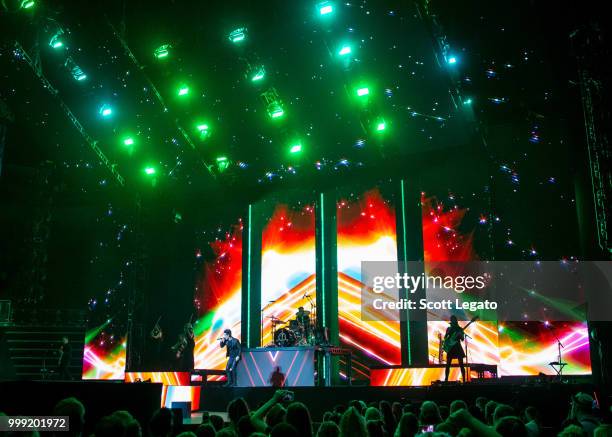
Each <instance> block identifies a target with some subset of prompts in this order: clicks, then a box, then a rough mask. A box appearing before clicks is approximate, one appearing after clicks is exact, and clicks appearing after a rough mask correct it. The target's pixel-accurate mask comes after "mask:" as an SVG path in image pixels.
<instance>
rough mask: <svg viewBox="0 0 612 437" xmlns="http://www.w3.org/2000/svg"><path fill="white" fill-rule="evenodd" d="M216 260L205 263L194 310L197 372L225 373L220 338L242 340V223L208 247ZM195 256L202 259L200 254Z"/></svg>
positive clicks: (224, 359)
mask: <svg viewBox="0 0 612 437" xmlns="http://www.w3.org/2000/svg"><path fill="white" fill-rule="evenodd" d="M209 244H210V247H211V249H212V251H213V254H214V255H213V259H211V260H210V261H206V262H204V264H203V266H202V275H201V279H200V280H199V281H198V284H197V288H196V296H195V306H196V309H197V311H198V314H199V317H198V320H197V322H196V323H195V325H194V332H195V335H196V346H195V350H194V365H195V368H196V369H218V370H220V369H225V364H226V358H225V349H221V348H220V347H219V342H218V341H216V339H217V338H219V337H222V336H223V330H224V329H228V328H229V329H231V331H232V335H233V336H234V337H236V338H238V339H240V328H241V321H240V320H241V319H240V314H241V303H242V221H239V222H238V224H236V225H234V226H233V227H232V229H231V230H230V231H228V232H226V233H225V234H224V235H223V237H222V238H218V239H216V240H215V241H212V242H210V243H209ZM196 256H202V254H201V253H200V252H197V253H196Z"/></svg>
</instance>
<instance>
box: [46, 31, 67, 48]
mask: <svg viewBox="0 0 612 437" xmlns="http://www.w3.org/2000/svg"><path fill="white" fill-rule="evenodd" d="M49 45H50V46H51V47H52V48H54V49H61V48H62V47H64V42H63V41H62V31H59V32H58V33H56V34H55V35H53V36H52V37H51V39H50V40H49Z"/></svg>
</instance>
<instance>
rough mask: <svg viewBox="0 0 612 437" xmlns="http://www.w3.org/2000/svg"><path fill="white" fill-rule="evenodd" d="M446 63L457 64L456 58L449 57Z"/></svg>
mask: <svg viewBox="0 0 612 437" xmlns="http://www.w3.org/2000/svg"><path fill="white" fill-rule="evenodd" d="M448 63H449V64H451V65H452V64H456V63H457V58H455V57H454V56H451V57H450V58H448Z"/></svg>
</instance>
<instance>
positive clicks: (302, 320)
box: [295, 307, 310, 334]
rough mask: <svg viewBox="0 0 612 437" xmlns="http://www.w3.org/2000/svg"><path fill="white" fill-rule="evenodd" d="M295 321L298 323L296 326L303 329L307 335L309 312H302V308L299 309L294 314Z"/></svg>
mask: <svg viewBox="0 0 612 437" xmlns="http://www.w3.org/2000/svg"><path fill="white" fill-rule="evenodd" d="M295 320H296V321H297V322H298V326H299V327H300V328H302V329H304V331H305V334H308V329H309V328H310V312H309V311H304V307H299V308H298V312H297V313H295Z"/></svg>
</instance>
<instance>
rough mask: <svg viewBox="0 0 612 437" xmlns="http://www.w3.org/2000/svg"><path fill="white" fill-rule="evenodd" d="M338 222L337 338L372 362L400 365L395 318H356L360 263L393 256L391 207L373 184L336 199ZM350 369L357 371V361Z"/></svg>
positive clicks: (392, 217) (357, 315)
mask: <svg viewBox="0 0 612 437" xmlns="http://www.w3.org/2000/svg"><path fill="white" fill-rule="evenodd" d="M337 223H338V315H339V331H340V332H339V335H340V341H341V343H342V344H343V345H345V346H347V347H351V348H353V349H356V350H358V351H359V352H360V353H361V355H362V356H365V357H368V358H369V359H371V360H374V361H375V362H378V363H381V364H387V365H396V364H400V363H401V343H400V329H399V327H400V324H399V322H398V321H363V320H361V287H362V285H363V284H362V282H361V262H362V261H397V241H396V227H395V210H394V207H393V205H392V204H391V202H389V201H388V200H385V199H384V198H383V196H382V195H381V193H380V191H379V190H378V189H374V190H370V191H367V192H365V193H364V194H363V195H362V196H361V197H360V198H358V199H355V200H353V199H351V200H340V201H339V202H338V206H337ZM396 320H399V315H398V316H397V318H396ZM355 370H356V371H357V372H358V373H359V372H360V370H359V364H358V363H357V366H356V369H355ZM362 371H363V370H362ZM364 373H365V372H364ZM356 376H357V377H359V376H358V375H356Z"/></svg>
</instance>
